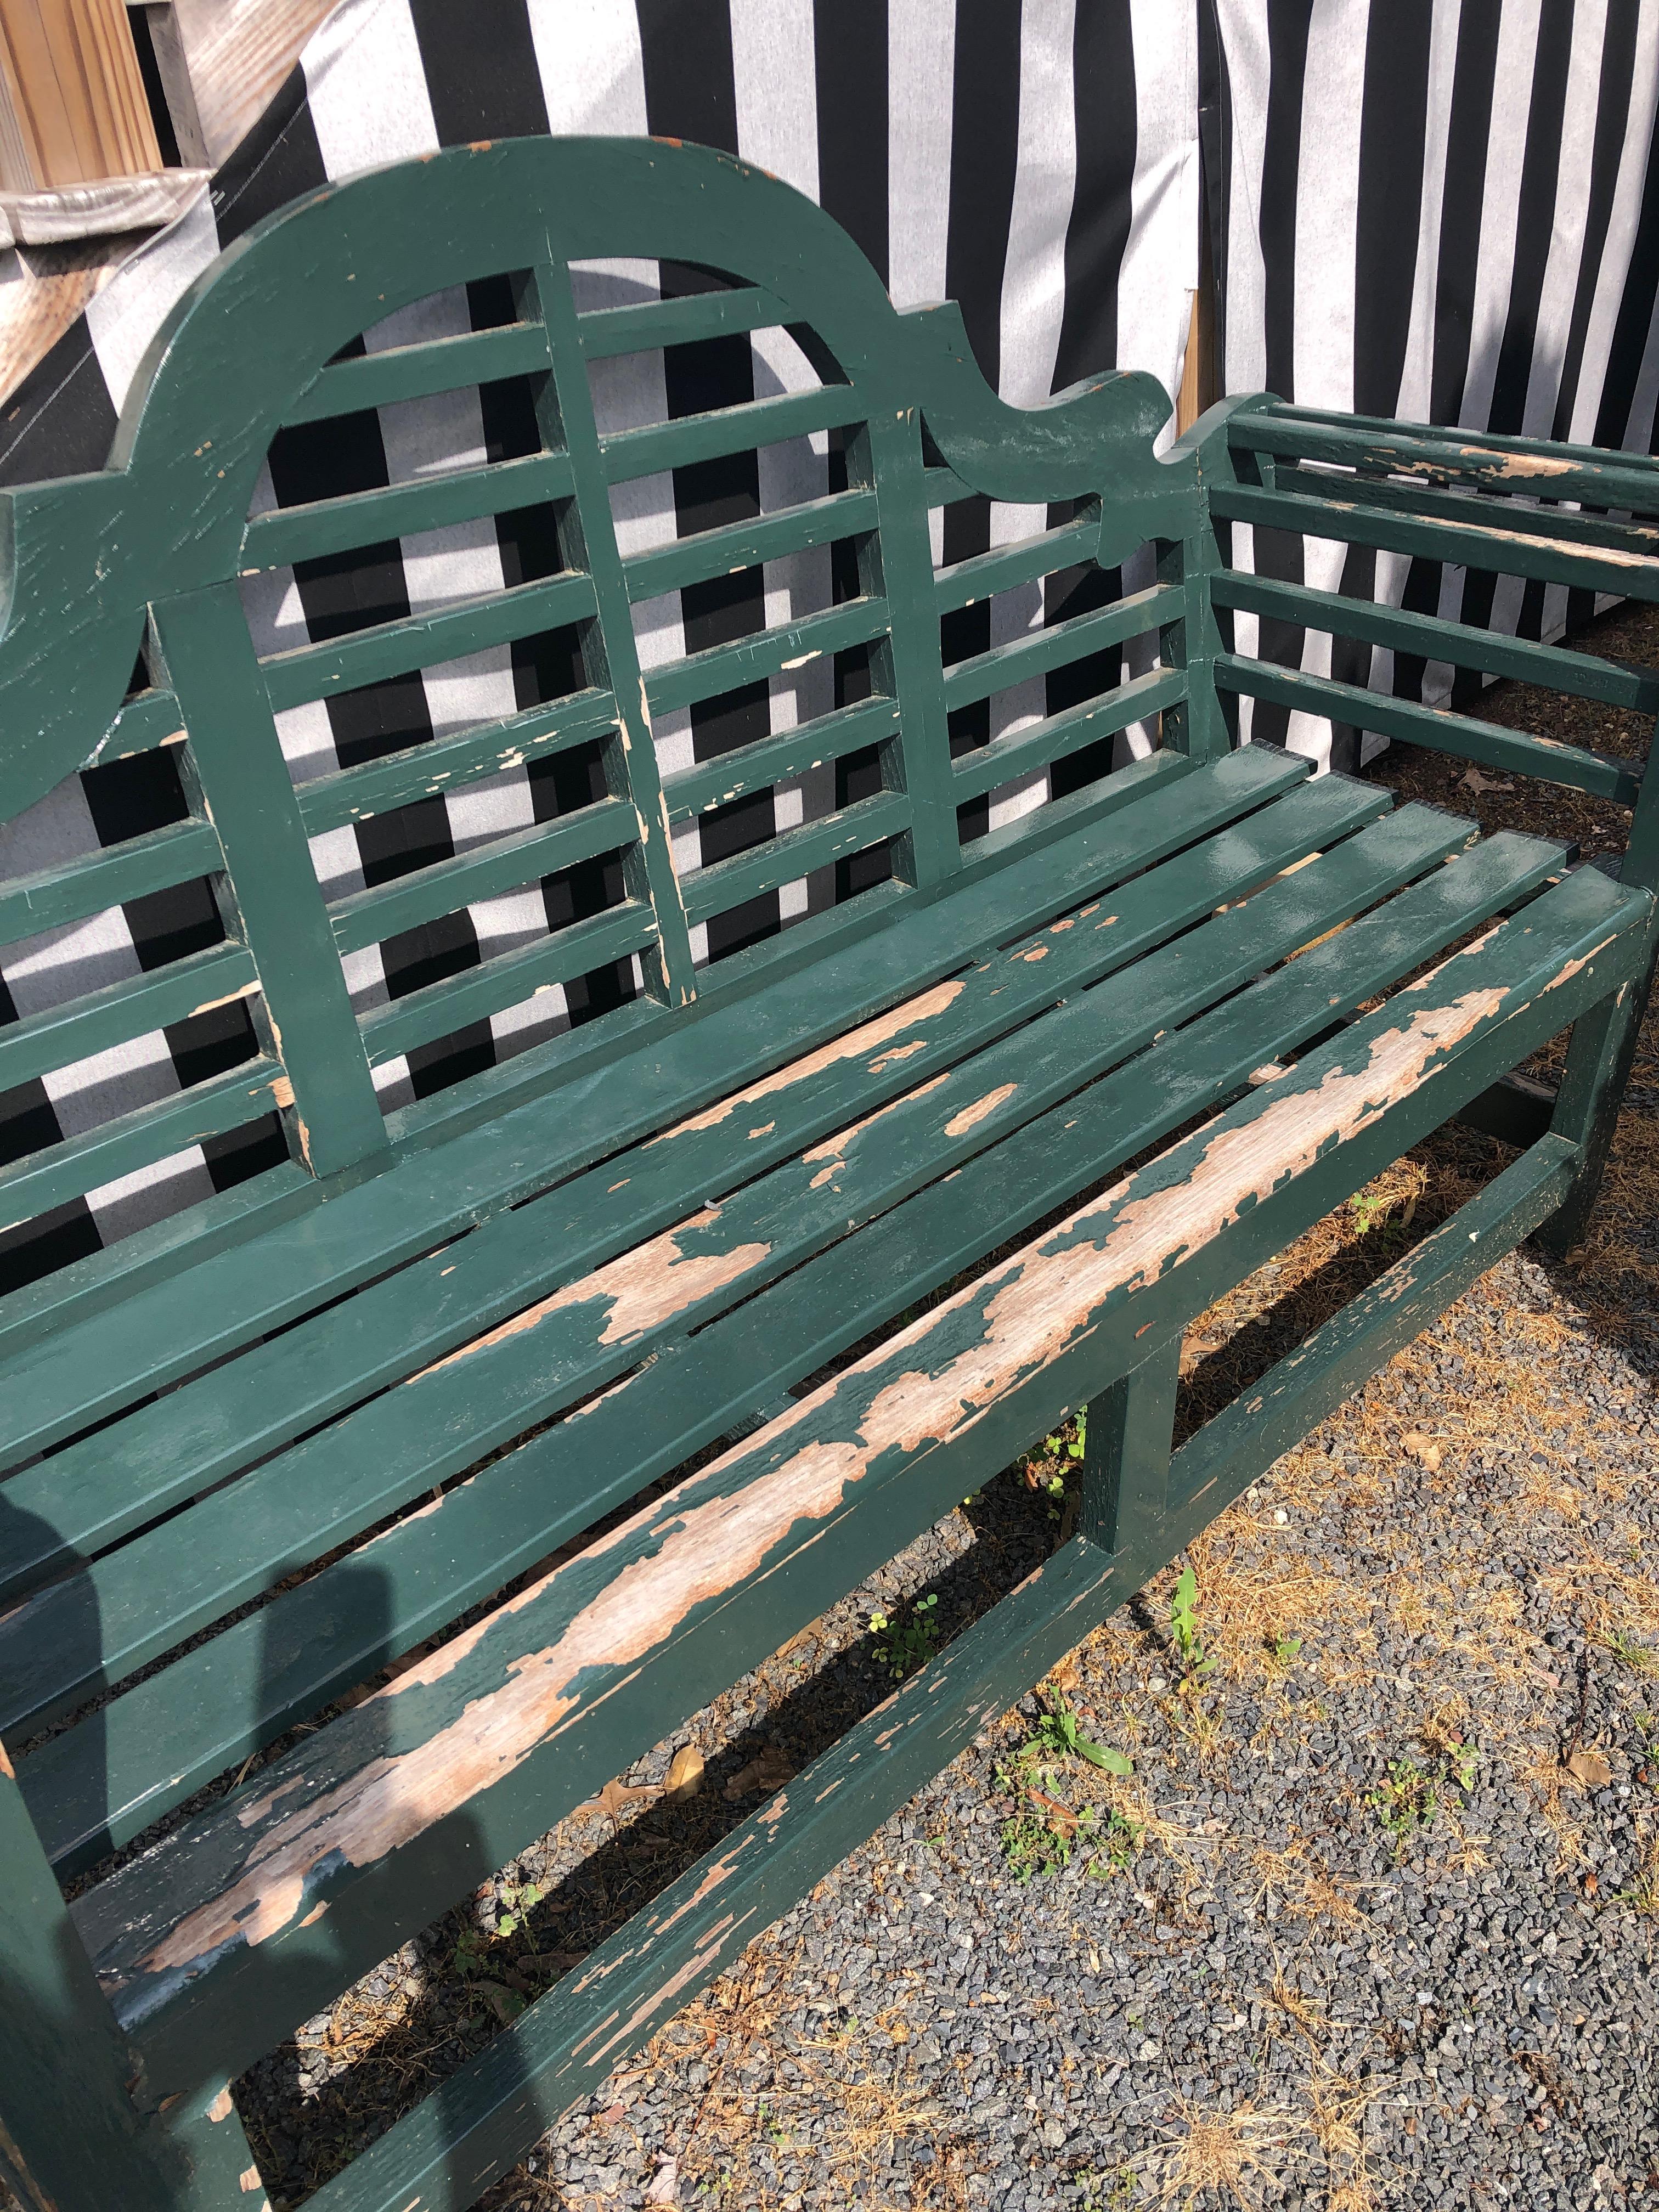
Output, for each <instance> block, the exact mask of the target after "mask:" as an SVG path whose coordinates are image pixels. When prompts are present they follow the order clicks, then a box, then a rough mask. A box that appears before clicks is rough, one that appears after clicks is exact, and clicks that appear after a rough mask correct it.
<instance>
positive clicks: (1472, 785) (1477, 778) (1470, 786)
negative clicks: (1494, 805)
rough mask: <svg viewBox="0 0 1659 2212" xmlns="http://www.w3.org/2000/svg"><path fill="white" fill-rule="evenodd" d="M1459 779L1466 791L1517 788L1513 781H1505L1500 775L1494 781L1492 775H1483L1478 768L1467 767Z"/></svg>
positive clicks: (1510, 789)
mask: <svg viewBox="0 0 1659 2212" xmlns="http://www.w3.org/2000/svg"><path fill="white" fill-rule="evenodd" d="M1457 781H1459V783H1460V784H1462V787H1463V788H1464V790H1465V791H1474V792H1481V791H1513V790H1514V789H1515V785H1514V783H1513V782H1512V781H1505V780H1504V779H1503V778H1501V777H1500V778H1499V779H1498V781H1496V782H1494V781H1492V777H1491V776H1487V775H1481V773H1480V769H1478V768H1468V769H1464V771H1463V773H1462V775H1460V776H1459V777H1458V779H1457Z"/></svg>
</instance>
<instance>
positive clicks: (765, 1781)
mask: <svg viewBox="0 0 1659 2212" xmlns="http://www.w3.org/2000/svg"><path fill="white" fill-rule="evenodd" d="M794 1778H795V1768H794V1762H793V1760H792V1759H790V1757H789V1755H788V1753H787V1752H782V1751H780V1750H778V1748H777V1747H776V1746H775V1745H773V1744H768V1746H767V1747H766V1749H765V1750H764V1751H763V1752H762V1753H761V1754H760V1756H759V1758H758V1759H750V1762H749V1764H748V1765H747V1766H740V1767H739V1768H738V1771H737V1772H736V1773H735V1774H734V1775H733V1776H732V1779H731V1780H730V1781H729V1782H728V1783H727V1784H726V1788H725V1790H724V1791H723V1793H722V1794H723V1796H725V1798H726V1802H727V1804H728V1805H735V1804H736V1803H737V1802H738V1798H739V1797H747V1796H749V1795H750V1792H751V1791H752V1790H760V1791H761V1792H762V1794H763V1796H770V1795H771V1793H772V1791H773V1790H781V1789H782V1787H783V1785H784V1784H785V1783H786V1782H793V1780H794Z"/></svg>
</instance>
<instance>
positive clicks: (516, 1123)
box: [0, 746, 1309, 1468]
mask: <svg viewBox="0 0 1659 2212" xmlns="http://www.w3.org/2000/svg"><path fill="white" fill-rule="evenodd" d="M1308 773H1309V767H1308V763H1306V762H1304V761H1300V760H1297V759H1296V758H1294V757H1290V756H1287V755H1285V754H1279V753H1275V752H1273V750H1271V749H1269V748H1267V747H1261V746H1258V747H1252V748H1249V749H1246V750H1242V751H1239V752H1237V753H1233V754H1230V755H1228V756H1226V757H1225V758H1223V759H1221V760H1218V761H1217V762H1214V763H1211V764H1209V765H1207V766H1206V767H1205V768H1203V769H1194V768H1193V767H1192V766H1191V764H1190V763H1188V762H1187V761H1186V760H1184V759H1183V758H1182V757H1181V756H1180V755H1179V754H1175V753H1160V754H1153V755H1151V756H1149V757H1146V759H1144V760H1141V761H1139V762H1136V763H1132V764H1131V765H1130V766H1129V767H1127V768H1126V769H1123V770H1122V771H1121V774H1120V775H1118V776H1117V777H1115V778H1114V780H1113V781H1114V794H1113V795H1114V797H1115V799H1116V800H1117V801H1118V803H1119V805H1120V808H1121V818H1118V819H1115V820H1114V822H1113V823H1112V826H1111V829H1110V832H1109V835H1110V836H1111V839H1112V841H1113V842H1111V844H1110V845H1104V844H1103V835H1105V834H1106V833H1105V832H1104V829H1103V824H1102V823H1100V822H1097V821H1092V820H1091V821H1090V822H1088V823H1085V824H1084V825H1082V826H1081V827H1079V828H1075V829H1070V830H1069V831H1068V833H1067V834H1066V836H1064V837H1062V838H1060V839H1059V840H1058V841H1056V842H1054V843H1052V844H1050V845H1048V846H1047V847H1045V848H1042V849H1039V850H1036V851H1034V852H1027V853H1024V854H1017V855H1014V856H1012V858H1011V859H1010V860H1009V861H1008V862H1007V864H1006V866H1000V867H999V868H998V869H996V870H995V871H994V872H988V873H985V874H980V873H974V874H971V875H969V876H968V877H967V878H966V880H965V881H964V883H963V886H962V887H961V889H959V890H952V891H951V892H950V893H948V894H947V895H946V896H943V897H941V898H939V900H937V901H935V902H932V903H929V904H927V905H916V906H914V907H911V908H908V909H907V910H906V911H905V912H904V913H902V915H895V916H894V919H893V921H892V924H891V926H890V927H888V928H886V929H884V930H883V931H881V932H880V933H878V934H877V935H876V936H875V937H873V938H870V937H865V938H860V939H859V940H857V941H855V942H852V943H849V944H847V945H841V946H839V947H837V948H836V950H835V951H833V953H831V954H829V955H828V956H826V957H822V958H820V959H819V960H818V961H817V963H816V964H815V967H814V970H813V978H814V987H813V990H812V991H811V993H810V994H809V993H802V992H800V991H799V990H797V989H795V988H794V987H793V984H792V982H791V981H789V980H788V979H787V978H786V979H785V980H784V981H783V982H782V984H781V987H779V988H776V989H763V990H760V991H758V992H749V993H746V994H744V996H743V997H742V999H741V1000H739V1001H737V1002H735V1003H732V1004H721V1003H720V1001H719V1000H717V999H716V998H715V997H714V994H713V993H711V994H709V995H708V997H706V998H705V1000H704V1002H703V1005H702V1007H701V1008H700V1010H699V1016H698V1018H697V1019H696V1021H694V1022H691V1023H684V1024H680V1025H679V1026H678V1027H677V1028H676V1029H674V1030H665V1031H663V1032H662V1033H661V1034H660V1035H659V1036H654V1037H653V1039H652V1041H651V1042H649V1043H647V1044H646V1045H644V1046H642V1047H641V1048H638V1049H637V1050H635V1051H634V1052H632V1053H629V1054H625V1055H623V1056H622V1057H620V1058H618V1059H616V1060H604V1061H601V1062H600V1063H599V1065H598V1066H595V1067H594V1068H592V1070H591V1071H586V1072H584V1073H580V1074H577V1075H573V1076H570V1077H568V1078H567V1079H566V1080H565V1081H564V1082H563V1084H562V1085H561V1087H560V1088H559V1090H558V1091H557V1092H556V1095H555V1096H553V1097H540V1096H535V1095H532V1096H531V1097H527V1098H526V1099H525V1100H524V1102H523V1103H520V1104H519V1105H517V1106H516V1107H515V1108H514V1109H513V1111H512V1112H511V1113H508V1114H505V1115H501V1117H500V1118H498V1119H496V1120H495V1121H493V1122H491V1123H490V1124H489V1127H485V1128H482V1129H468V1128H464V1129H463V1130H462V1131H461V1132H460V1133H459V1134H458V1135H455V1136H453V1137H452V1138H450V1139H447V1141H445V1142H444V1143H442V1144H441V1145H440V1146H436V1147H435V1148H433V1149H430V1150H427V1151H424V1152H410V1154H409V1155H408V1156H407V1157H399V1158H398V1162H397V1165H398V1176H397V1181H396V1187H395V1188H393V1184H392V1179H391V1178H390V1177H387V1176H374V1177H371V1178H370V1179H369V1180H368V1182H365V1183H363V1184H362V1186H361V1187H358V1188H352V1189H344V1190H342V1189H335V1190H333V1191H332V1192H331V1195H330V1200H329V1203H328V1204H327V1205H326V1206H323V1207H321V1208H320V1209H319V1210H318V1211H317V1212H316V1213H315V1215H314V1217H313V1218H307V1219H305V1220H303V1221H300V1222H292V1223H290V1222H288V1221H284V1222H283V1223H282V1224H280V1225H276V1226H275V1227H273V1228H272V1229H271V1230H270V1231H268V1232H267V1233H266V1234H264V1235H262V1236H261V1237H258V1238H257V1239H255V1240H253V1241H252V1242H251V1243H248V1244H247V1245H246V1247H244V1248H241V1249H236V1250H233V1251H228V1252H224V1253H222V1254H219V1255H215V1256H214V1257H212V1258H210V1260H207V1261H204V1263H203V1265H202V1266H201V1267H200V1268H199V1269H192V1270H191V1274H190V1277H189V1279H188V1280H186V1281H184V1282H179V1281H176V1280H175V1281H172V1282H167V1283H163V1284H161V1285H156V1286H155V1287H154V1288H152V1289H147V1290H146V1291H145V1292H144V1293H143V1294H142V1295H138V1296H134V1297H130V1298H127V1299H125V1300H124V1301H123V1302H122V1303H121V1304H119V1305H118V1307H116V1308H115V1309H113V1310H108V1309H103V1308H100V1309H99V1310H96V1311H95V1312H94V1314H93V1315H92V1316H90V1317H88V1319H87V1320H85V1321H84V1322H81V1321H77V1322H75V1323H73V1324H72V1325H69V1326H59V1327H57V1328H53V1329H52V1334H51V1335H50V1338H49V1339H47V1340H45V1341H40V1342H35V1341H33V1340H32V1338H31V1337H28V1336H26V1337H25V1338H24V1339H23V1340H22V1343H21V1346H20V1348H19V1349H18V1350H17V1351H16V1352H12V1353H10V1354H9V1357H8V1358H6V1360H5V1361H4V1363H3V1364H0V1468H9V1467H12V1466H15V1464H16V1463H17V1462H19V1461H20V1460H21V1459H25V1458H27V1457H29V1456H30V1455H32V1454H33V1453H35V1452H38V1451H41V1450H44V1449H46V1448H48V1447H49V1446H51V1445H52V1444H54V1443H58V1442H60V1441H61V1440H62V1439H63V1438H64V1437H67V1436H70V1435H72V1434H73V1433H74V1432H75V1431H76V1430H78V1429H81V1428H82V1427H85V1426H86V1425H88V1424H89V1423H91V1422H94V1421H96V1420H99V1419H106V1418H107V1417H108V1416H109V1415H110V1414H111V1413H116V1412H118V1411H119V1410H120V1408H121V1407H122V1406H123V1405H125V1404H126V1403H128V1402H130V1401H131V1400H133V1399H135V1398H138V1397H142V1396H143V1395H147V1394H148V1393H149V1392H151V1391H154V1390H156V1389H161V1388H162V1387H164V1386H165V1385H166V1384H167V1383H170V1382H174V1381H177V1380H178V1379H179V1376H183V1375H186V1374H188V1373H190V1372H191V1370H194V1369H196V1368H197V1367H203V1366H206V1365H208V1364H211V1363H212V1362H213V1361H215V1360H217V1359H221V1358H224V1357H225V1356H226V1355H227V1354H228V1353H229V1352H234V1351H235V1350H236V1349H237V1348H238V1347H239V1346H243V1345H246V1344H247V1343H249V1342H250V1341H252V1340H255V1339H257V1338H258V1337H259V1336H262V1335H264V1334H268V1333H269V1332H270V1331H271V1330H272V1329H276V1328H281V1327H283V1325H284V1324H285V1323H286V1322H290V1321H292V1320H294V1319H295V1318H296V1317H297V1316H301V1315H302V1314H304V1313H305V1312H306V1311H307V1310H308V1309H309V1308H310V1307H312V1306H314V1305H321V1304H325V1303H326V1302H327V1301H328V1300H329V1299H331V1298H332V1297H337V1296H338V1295H339V1294H340V1293H341V1292H342V1291H346V1290H349V1289H351V1288H352V1287H353V1286H354V1285H356V1284H357V1283H359V1282H362V1281H364V1280H366V1279H369V1278H371V1277H373V1276H375V1275H379V1274H382V1273H386V1271H387V1270H388V1269H391V1268H394V1267H397V1266H398V1263H399V1262H400V1261H407V1260H409V1259H411V1258H413V1257H414V1256H415V1255H416V1254H417V1253H419V1252H422V1251H423V1250H426V1249H429V1248H430V1247H431V1246H433V1245H435V1244H436V1243H440V1242H441V1241H442V1240H443V1239H444V1238H445V1237H453V1236H454V1235H456V1234H458V1233H460V1232H462V1231H465V1230H467V1229H470V1228H471V1227H472V1226H473V1225H475V1224H477V1223H479V1222H482V1221H484V1220H486V1219H488V1218H491V1217H493V1216H495V1215H498V1214H502V1213H504V1212H507V1210H508V1209H510V1208H513V1207H515V1206H519V1205H520V1204H521V1203H522V1201H523V1200H525V1199H526V1198H527V1197H529V1196H531V1195H532V1194H533V1193H535V1192H537V1191H538V1190H544V1189H546V1188H550V1187H551V1186H553V1185H555V1184H556V1183H558V1182H560V1181H561V1180H562V1178H564V1177H565V1176H569V1175H572V1174H574V1173H576V1172H578V1171H579V1170H581V1169H583V1168H585V1167H586V1166H588V1165H590V1164H592V1162H593V1161H594V1160H596V1159H599V1158H603V1157H605V1155H606V1154H608V1153H611V1152H616V1151H617V1150H619V1149H621V1148H623V1146H627V1145H629V1144H631V1143H633V1142H635V1141H636V1140H637V1139H640V1138H641V1137H643V1136H646V1135H647V1134H649V1133H650V1132H651V1131H652V1129H653V1128H655V1127H660V1126H661V1124H662V1123H663V1121H665V1119H671V1118H673V1117H674V1116H676V1115H684V1114H687V1113H695V1112H696V1111H698V1110H699V1109H702V1108H703V1107H706V1106H708V1104H710V1103H712V1102H714V1101H715V1100H717V1099H719V1098H720V1097H722V1096H723V1095H725V1094H726V1093H728V1092H730V1091H731V1090H732V1086H733V1085H742V1084H743V1083H744V1082H747V1081H750V1080H751V1079H754V1078H755V1077H757V1076H759V1075H762V1074H763V1073H765V1072H766V1071H767V1070H768V1069H769V1068H772V1067H775V1066H779V1065H781V1064H782V1063H783V1062H785V1061H787V1060H789V1059H791V1058H792V1057H793V1056H794V1055H796V1054H801V1053H805V1052H810V1051H811V1050H814V1049H815V1048H817V1046H819V1045H820V1044H823V1042H827V1041H828V1040H829V1039H831V1038H833V1037H835V1036H837V1035H839V1034H841V1033H842V1032H844V1031H845V1030H848V1029H850V1028H852V1027H854V1025H855V1024H858V1023H860V1022H861V1021H865V1020H868V1019H870V1018H872V1017H873V1016H874V1015H876V1014H877V1013H878V1012H879V1011H880V1010H881V1009H882V1008H884V1007H886V1006H891V1005H892V1004H893V1003H894V1001H895V1000H896V998H899V997H902V996H903V995H904V994H905V993H906V992H908V991H916V990H925V989H927V988H928V987H930V986H931V985H933V983H936V982H938V981H939V980H941V979H942V978H943V977H945V976H946V975H950V974H951V973H953V972H954V971H956V970H957V969H960V968H961V966H962V965H963V962H964V960H970V959H972V958H973V957H975V954H976V953H977V952H979V951H982V950H984V949H985V948H987V946H990V945H996V944H997V943H999V942H1001V941H1004V940H1006V939H1009V938H1011V937H1013V936H1015V935H1018V934H1019V933H1023V932H1024V931H1027V930H1029V929H1030V928H1032V927H1036V926H1037V925H1038V924H1040V923H1041V922H1042V921H1046V920H1048V918H1049V917H1051V916H1052V915H1055V914H1057V913H1060V912H1061V911H1063V910H1064V908H1066V907H1067V906H1068V905H1075V904H1076V903H1077V902H1078V901H1079V899H1081V898H1083V897H1085V896H1086V895H1087V893H1088V891H1089V890H1090V888H1091V886H1092V885H1093V884H1097V882H1098V881H1099V880H1100V873H1101V871H1102V869H1105V870H1106V871H1107V872H1109V871H1110V868H1111V866H1113V865H1115V863H1114V862H1113V861H1112V860H1111V858H1110V855H1111V854H1121V853H1128V854H1144V855H1145V856H1146V858H1147V859H1149V860H1156V859H1159V858H1163V857H1164V856H1166V855H1167V854H1169V853H1170V852H1171V851H1173V850H1176V849H1177V848H1178V847H1179V846H1180V845H1181V844H1182V843H1184V842H1191V841H1192V840H1194V839H1196V838H1198V837H1200V836H1204V835H1206V834H1207V832H1208V831H1209V830H1210V829H1214V828H1217V827H1218V826H1219V825H1220V824H1221V823H1225V822H1227V821H1230V820H1232V819H1234V818H1235V817H1238V816H1242V815H1244V814H1247V813H1249V811H1251V810H1252V809H1253V808H1255V807H1257V806H1260V805H1264V804H1266V803H1267V800H1269V799H1272V798H1273V796H1275V795H1276V794H1277V793H1281V792H1283V791H1285V790H1286V789H1288V788H1289V787H1291V785H1292V784H1294V783H1296V782H1297V781H1300V780H1302V779H1303V778H1304V777H1305V776H1306V775H1308ZM1188 785H1191V786H1192V787H1193V788H1192V790H1191V792H1190V793H1188V792H1187V790H1186V787H1187V786H1188ZM1142 810H1144V811H1142ZM1131 816H1133V820H1131V819H1130V818H1129V817H1131ZM1124 865H1126V866H1132V865H1133V862H1127V861H1126V862H1125V863H1124ZM726 964H729V965H732V966H735V965H736V964H737V963H726ZM718 980H719V979H718V977H716V978H714V981H716V982H717V981H718ZM510 1289H511V1286H510V1285H509V1292H510ZM529 1294H530V1293H529V1292H526V1295H529Z"/></svg>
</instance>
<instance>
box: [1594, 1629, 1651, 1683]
mask: <svg viewBox="0 0 1659 2212" xmlns="http://www.w3.org/2000/svg"><path fill="white" fill-rule="evenodd" d="M1596 1642H1597V1643H1598V1644H1600V1645H1601V1649H1602V1650H1604V1651H1610V1652H1612V1654H1613V1657H1614V1658H1615V1659H1617V1660H1618V1661H1620V1663H1621V1664H1622V1665H1624V1666H1626V1667H1628V1668H1630V1670H1631V1672H1632V1674H1659V1656H1656V1654H1655V1653H1654V1652H1653V1651H1652V1650H1650V1648H1649V1646H1648V1645H1647V1644H1638V1642H1637V1640H1636V1638H1634V1637H1633V1636H1632V1635H1631V1634H1630V1633H1629V1632H1628V1631H1627V1630H1626V1629H1623V1628H1604V1629H1603V1630H1602V1632H1601V1635H1600V1636H1599V1637H1597V1638H1596Z"/></svg>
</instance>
